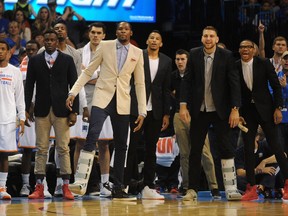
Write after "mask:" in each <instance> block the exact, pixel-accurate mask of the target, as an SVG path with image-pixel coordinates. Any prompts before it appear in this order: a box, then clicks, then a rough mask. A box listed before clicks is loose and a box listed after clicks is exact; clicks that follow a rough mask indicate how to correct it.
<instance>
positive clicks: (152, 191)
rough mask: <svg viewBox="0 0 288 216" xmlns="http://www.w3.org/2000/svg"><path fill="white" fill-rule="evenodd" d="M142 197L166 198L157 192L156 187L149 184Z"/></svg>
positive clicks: (152, 198)
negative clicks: (152, 187)
mask: <svg viewBox="0 0 288 216" xmlns="http://www.w3.org/2000/svg"><path fill="white" fill-rule="evenodd" d="M141 195H142V199H151V200H164V196H163V195H160V194H159V193H157V191H156V190H155V189H151V188H149V187H148V186H145V187H144V189H143V190H142V192H141Z"/></svg>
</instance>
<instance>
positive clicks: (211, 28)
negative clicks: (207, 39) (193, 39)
mask: <svg viewBox="0 0 288 216" xmlns="http://www.w3.org/2000/svg"><path fill="white" fill-rule="evenodd" d="M204 30H212V31H214V32H215V33H216V35H218V31H217V29H216V28H215V27H214V26H206V27H205V28H204V29H203V31H202V32H204Z"/></svg>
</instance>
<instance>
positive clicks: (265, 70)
mask: <svg viewBox="0 0 288 216" xmlns="http://www.w3.org/2000/svg"><path fill="white" fill-rule="evenodd" d="M236 66H237V69H238V73H239V76H240V81H241V91H242V94H241V95H242V108H241V110H240V111H241V113H245V110H246V109H249V107H250V106H249V105H250V104H251V101H252V100H253V101H254V103H255V107H256V109H257V111H258V113H259V114H260V116H261V118H262V119H263V120H264V121H267V120H271V117H272V116H273V113H274V110H275V108H277V107H279V106H282V103H283V100H282V92H281V86H280V83H279V80H278V77H277V75H276V73H275V69H274V67H273V65H272V64H271V62H270V61H269V59H263V58H260V57H254V59H253V86H252V91H250V89H248V87H247V85H246V83H245V81H244V77H243V71H242V64H241V60H238V61H237V62H236ZM268 81H269V83H270V86H271V87H272V89H273V96H272V95H271V94H270V91H269V88H268ZM244 117H245V116H244Z"/></svg>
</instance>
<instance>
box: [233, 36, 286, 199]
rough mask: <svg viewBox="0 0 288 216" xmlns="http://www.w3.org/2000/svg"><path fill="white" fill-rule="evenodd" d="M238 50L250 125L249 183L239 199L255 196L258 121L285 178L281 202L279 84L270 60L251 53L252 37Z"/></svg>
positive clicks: (282, 160) (246, 149)
mask: <svg viewBox="0 0 288 216" xmlns="http://www.w3.org/2000/svg"><path fill="white" fill-rule="evenodd" d="M239 53H240V56H241V59H240V60H238V61H237V62H236V66H237V69H238V73H239V76H240V83H241V96H242V107H241V115H242V116H243V117H244V119H245V121H246V126H247V127H248V128H249V131H248V132H247V133H244V134H243V141H244V152H245V170H246V177H247V181H248V184H247V186H246V192H245V194H244V195H243V197H242V201H252V200H257V199H258V194H257V185H256V182H255V170H254V168H255V157H254V147H255V145H254V141H255V136H256V132H257V128H258V125H259V124H260V125H261V127H262V129H263V131H264V133H265V136H266V139H267V142H268V143H269V145H270V147H271V149H272V151H273V153H274V154H275V156H276V159H277V162H278V164H279V166H280V169H281V172H282V174H283V177H284V179H285V186H284V193H283V198H282V199H283V201H284V202H287V201H288V180H287V179H288V163H287V159H286V157H285V155H284V152H283V150H282V148H281V146H280V142H279V137H278V136H277V124H279V123H280V122H281V121H282V113H281V110H282V105H283V101H282V94H281V86H280V83H279V80H278V78H277V75H276V73H275V70H274V68H273V65H272V64H271V63H270V62H269V60H267V59H262V58H259V57H254V56H253V54H254V45H253V42H252V41H250V40H244V41H242V42H241V43H240V47H239ZM268 82H269V84H270V86H271V88H272V89H273V95H271V94H270V92H269V88H268V85H267V83H268ZM263 168H264V167H263Z"/></svg>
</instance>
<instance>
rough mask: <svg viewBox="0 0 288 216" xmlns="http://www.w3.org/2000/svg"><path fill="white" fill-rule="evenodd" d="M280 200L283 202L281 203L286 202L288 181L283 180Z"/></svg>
mask: <svg viewBox="0 0 288 216" xmlns="http://www.w3.org/2000/svg"><path fill="white" fill-rule="evenodd" d="M282 200H283V202H288V179H286V180H285V185H284V188H283V196H282Z"/></svg>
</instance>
